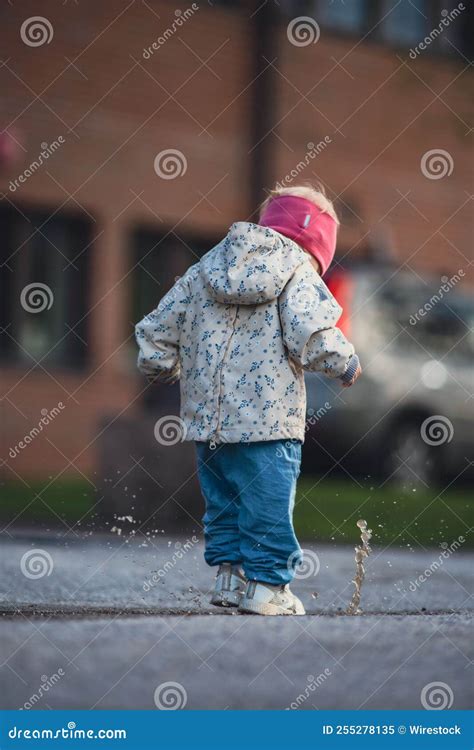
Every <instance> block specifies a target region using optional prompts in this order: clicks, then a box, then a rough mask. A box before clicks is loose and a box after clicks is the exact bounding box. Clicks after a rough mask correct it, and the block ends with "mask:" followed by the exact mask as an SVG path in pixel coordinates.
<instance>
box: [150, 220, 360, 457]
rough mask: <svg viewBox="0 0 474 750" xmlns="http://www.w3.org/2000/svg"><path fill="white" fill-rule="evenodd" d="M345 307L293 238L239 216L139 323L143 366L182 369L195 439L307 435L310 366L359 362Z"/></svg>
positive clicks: (187, 426)
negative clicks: (345, 325) (343, 320)
mask: <svg viewBox="0 0 474 750" xmlns="http://www.w3.org/2000/svg"><path fill="white" fill-rule="evenodd" d="M341 312H342V310H341V307H340V306H339V305H338V303H337V302H336V300H335V299H334V297H333V296H332V294H331V293H330V292H329V290H328V288H327V287H326V285H325V284H324V282H323V281H322V279H321V278H320V276H319V275H318V274H317V273H316V271H315V270H314V268H313V266H312V264H311V262H310V256H309V255H308V254H307V253H305V251H304V250H302V249H301V248H300V247H299V246H298V245H297V244H296V243H295V242H293V241H292V240H290V239H287V238H286V237H284V236H283V235H281V234H279V233H278V232H275V231H273V230H272V229H269V228H266V227H261V226H258V225H256V224H250V223H247V222H238V223H236V224H233V225H232V226H231V228H230V230H229V233H228V234H227V236H226V237H225V238H224V239H223V240H222V241H221V242H220V243H219V244H218V245H217V246H216V247H214V248H213V249H212V250H210V251H209V252H208V253H207V254H206V255H205V256H204V257H203V258H202V259H201V261H200V262H199V263H196V264H195V265H193V266H191V268H189V270H188V271H187V273H186V274H185V275H184V276H183V277H182V278H181V279H179V280H178V281H177V282H176V284H175V285H174V287H173V288H172V289H171V290H170V291H169V292H168V294H166V295H165V297H163V299H162V300H161V301H160V303H159V305H158V307H157V309H156V310H154V311H153V312H151V313H150V314H149V315H147V316H146V317H145V318H144V319H143V320H142V321H141V322H140V323H138V325H137V326H136V339H137V343H138V346H139V347H140V353H139V357H138V367H139V369H140V370H141V371H142V372H143V373H145V374H146V375H148V376H149V377H151V378H153V379H157V380H159V381H162V382H173V381H175V380H177V379H178V378H179V379H180V384H181V419H182V420H183V424H184V430H185V433H186V439H188V440H198V441H210V442H213V443H239V442H254V441H258V440H278V439H297V440H301V441H303V440H304V436H305V411H306V391H305V383H304V370H311V371H317V372H324V373H326V375H328V376H329V377H335V378H337V377H342V379H344V377H345V376H346V377H347V375H348V374H349V371H350V372H351V374H353V372H354V371H355V369H356V362H355V361H357V362H358V360H357V356H356V355H355V354H354V347H353V346H352V344H350V343H349V342H348V341H347V339H346V338H345V337H344V335H343V334H342V333H341V331H340V330H339V329H338V328H336V327H335V326H336V323H337V321H338V319H339V317H340V315H341ZM352 355H354V356H352ZM351 358H352V363H351V362H350V360H351Z"/></svg>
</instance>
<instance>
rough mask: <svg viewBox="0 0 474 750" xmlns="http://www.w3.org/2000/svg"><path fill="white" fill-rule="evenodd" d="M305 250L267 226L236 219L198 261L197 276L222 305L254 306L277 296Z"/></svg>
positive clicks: (303, 258)
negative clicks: (199, 266) (218, 241)
mask: <svg viewBox="0 0 474 750" xmlns="http://www.w3.org/2000/svg"><path fill="white" fill-rule="evenodd" d="M308 260H309V258H308V255H307V253H305V252H304V250H302V249H301V248H300V247H298V245H297V244H296V243H295V242H293V241H292V240H290V239H288V238H287V237H283V236H282V235H281V234H279V233H278V232H276V231H274V230H273V229H270V228H269V227H262V226H259V225H258V224H251V223H248V222H244V221H239V222H237V223H235V224H232V226H231V227H230V229H229V232H228V234H227V236H226V237H224V239H223V240H222V242H220V243H219V244H218V245H216V247H214V248H213V249H212V250H210V251H209V252H208V253H207V254H206V255H205V256H204V258H203V259H202V261H201V276H202V278H203V281H204V283H205V285H206V286H207V288H208V289H209V291H210V293H211V294H212V296H213V297H214V298H215V299H216V300H217V301H218V302H222V303H224V304H232V305H256V304H260V303H261V302H269V301H270V300H272V299H275V298H276V297H279V296H280V294H281V293H282V291H283V289H284V288H285V286H286V284H287V283H288V281H289V280H290V279H291V277H292V276H293V274H294V272H295V270H296V269H297V268H298V266H300V265H301V264H302V263H305V262H307V261H308Z"/></svg>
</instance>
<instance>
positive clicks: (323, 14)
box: [316, 0, 367, 32]
mask: <svg viewBox="0 0 474 750" xmlns="http://www.w3.org/2000/svg"><path fill="white" fill-rule="evenodd" d="M316 18H317V20H318V21H320V22H321V24H322V25H323V26H327V27H328V28H333V29H338V30H339V31H346V32H358V31H362V30H363V29H364V28H365V25H366V18H367V7H366V0H350V2H347V3H345V2H343V0H333V2H331V0H320V2H319V3H318V4H317V16H316Z"/></svg>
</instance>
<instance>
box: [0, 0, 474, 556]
mask: <svg viewBox="0 0 474 750" xmlns="http://www.w3.org/2000/svg"><path fill="white" fill-rule="evenodd" d="M468 5H469V4H468V3H467V2H466V4H465V5H464V4H463V3H453V2H451V0H448V2H444V0H443V1H441V0H439V1H438V0H431V1H430V2H428V0H426V2H424V1H423V0H374V1H373V2H368V0H346V1H345V2H344V0H308V1H305V0H301V1H297V0H281V2H279V3H277V2H273V1H272V0H266V1H265V0H264V2H263V3H260V2H256V3H251V2H239V1H238V0H234V1H233V2H230V1H229V2H225V0H222V1H221V2H219V1H218V0H215V1H214V2H212V1H211V0H209V2H203V3H201V2H199V3H190V4H183V5H181V6H180V7H179V8H178V7H177V6H176V4H175V3H172V2H168V1H167V0H109V1H108V2H107V3H97V2H95V3H94V2H90V1H88V0H81V2H74V1H73V0H65V1H64V2H53V1H52V0H43V2H42V3H41V4H40V7H39V6H38V3H34V2H32V1H28V0H25V1H24V2H22V3H14V2H5V3H3V4H2V7H1V10H0V20H1V23H0V40H1V50H2V52H1V60H0V112H1V128H0V196H1V200H0V226H1V231H0V243H1V250H0V252H1V285H2V290H1V298H0V305H1V308H0V316H1V328H2V337H1V354H0V357H1V358H0V377H1V394H2V407H1V409H2V411H1V417H2V445H1V447H2V450H1V468H0V472H1V477H0V480H1V490H2V500H1V510H0V514H1V520H2V526H3V528H4V530H5V531H6V532H7V533H10V532H11V530H12V529H13V528H14V527H15V526H17V525H25V524H26V525H28V524H31V523H33V522H34V523H35V525H36V528H40V527H42V528H52V527H53V526H60V527H64V525H66V526H68V527H72V528H81V527H84V526H85V527H86V528H88V529H92V528H94V527H95V526H101V527H103V526H104V524H105V525H112V524H113V523H116V517H117V516H123V515H127V516H128V515H130V516H132V517H133V518H134V519H138V520H139V521H141V522H143V523H145V524H148V525H149V524H151V525H152V526H154V527H158V528H159V529H160V530H162V529H164V530H167V531H168V530H169V531H172V530H175V531H180V530H183V529H185V528H187V527H190V528H193V529H199V519H200V515H201V511H202V509H201V498H200V495H199V490H198V486H197V483H196V478H195V473H194V472H195V467H194V455H193V448H192V446H191V445H190V444H187V443H182V442H181V441H180V439H179V437H180V436H179V434H178V435H177V437H176V439H174V438H173V437H172V436H171V437H170V436H169V437H168V439H167V440H162V439H158V440H157V438H156V437H155V424H156V422H157V420H158V419H160V418H162V417H168V416H170V415H175V414H178V413H179V389H178V387H160V386H158V387H157V386H154V387H149V386H147V385H146V383H145V382H144V381H143V379H142V378H141V377H140V376H139V374H138V373H137V371H136V368H135V361H136V347H135V343H134V339H133V327H134V324H135V323H136V322H137V321H138V320H139V319H140V318H141V317H142V316H143V315H144V314H145V313H146V312H149V311H150V310H151V309H153V308H154V307H156V305H157V304H158V302H159V300H160V298H161V297H162V295H163V294H164V293H165V292H166V291H167V290H168V289H169V288H170V287H171V285H172V284H173V283H174V280H175V279H176V278H177V277H179V276H181V275H182V274H183V272H184V271H185V270H186V268H187V267H188V266H189V265H190V264H192V263H194V262H196V261H197V260H198V259H199V258H200V257H201V256H202V254H203V253H205V252H206V251H207V250H209V249H210V248H211V247H212V246H213V245H214V244H216V242H218V241H219V240H220V238H222V236H223V235H224V234H225V233H226V231H227V229H228V227H229V226H230V224H231V223H232V222H234V221H239V220H252V219H254V220H255V217H256V207H257V206H258V204H259V203H260V202H261V201H262V200H263V199H264V198H265V197H266V195H267V194H268V190H269V189H270V188H271V187H272V186H273V185H274V184H275V183H279V184H281V185H291V184H298V183H300V182H303V181H309V182H312V181H313V182H314V181H316V180H319V181H322V182H323V183H324V185H325V186H326V189H327V192H328V194H329V196H330V197H331V199H333V200H334V202H335V205H336V208H337V210H338V213H339V215H340V218H341V230H340V234H339V242H338V251H337V257H336V262H335V264H334V267H333V271H332V273H331V275H330V276H329V277H328V285H329V286H330V287H331V289H332V290H333V292H334V293H335V295H336V296H337V297H338V299H339V300H340V302H341V304H342V305H343V307H344V315H343V318H342V320H341V327H342V328H343V329H344V331H345V332H346V334H347V335H348V336H349V337H351V338H352V339H353V341H354V343H355V345H356V349H357V350H358V352H359V354H360V357H361V360H362V364H363V367H364V376H363V378H361V380H360V381H359V383H358V384H357V387H356V388H354V389H350V390H341V389H339V388H338V387H337V386H335V385H334V383H331V382H328V381H323V380H321V379H319V378H318V377H316V376H309V377H308V381H307V386H308V415H307V440H306V444H305V456H304V476H303V479H302V481H301V485H300V488H299V495H298V499H297V506H296V521H297V527H298V530H299V532H300V534H302V535H303V536H306V537H309V538H317V539H325V540H330V539H338V540H339V539H346V538H348V534H349V536H350V538H353V537H354V534H353V532H352V528H353V526H354V522H355V520H356V518H357V517H358V515H359V514H360V513H361V512H363V513H364V514H367V515H368V516H369V517H370V519H369V520H371V522H372V523H373V524H374V525H376V526H377V533H378V538H379V540H382V541H384V540H393V539H395V540H397V543H402V542H403V543H407V544H410V543H412V542H413V539H415V540H416V541H418V542H419V543H420V544H432V543H436V542H438V541H439V540H440V539H444V538H446V537H447V535H452V536H454V535H457V534H459V533H461V532H465V531H466V529H467V528H468V527H469V525H470V524H469V522H468V520H467V519H468V516H469V514H470V511H471V508H472V504H471V505H470V503H469V494H468V489H467V487H466V483H467V481H468V480H469V477H472V466H473V464H472V452H471V448H472V434H473V429H472V428H473V421H474V406H473V400H472V373H473V370H472V364H473V357H472V355H473V351H474V339H473V334H472V321H473V317H474V303H473V298H472V284H473V280H474V275H473V266H472V230H473V224H472V192H473V188H472V175H473V162H472V133H473V129H472V110H473V98H472V73H471V71H470V70H469V67H470V58H471V56H472V47H473V39H474V36H473V31H474V28H473V26H474V24H473V15H474V14H473V12H472V8H469V7H468ZM38 14H41V15H38ZM362 509H363V510H362ZM114 519H115V521H114ZM407 525H409V526H410V530H409V531H408V532H407V531H406V530H405V527H406V526H407ZM402 527H403V532H401V528H402ZM348 529H350V532H348Z"/></svg>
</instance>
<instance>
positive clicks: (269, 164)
mask: <svg viewBox="0 0 474 750" xmlns="http://www.w3.org/2000/svg"><path fill="white" fill-rule="evenodd" d="M249 5H250V6H251V8H252V9H251V10H250V24H251V38H252V40H253V44H252V54H253V79H254V82H253V84H252V87H251V91H252V117H251V126H250V132H249V139H250V144H249V151H250V154H249V156H250V179H251V186H250V200H251V206H250V212H251V213H252V214H253V215H254V218H255V211H256V209H257V207H258V206H259V204H260V203H261V202H262V201H263V200H264V198H265V197H266V193H265V192H264V191H265V189H267V190H268V189H270V188H271V187H273V182H274V180H275V172H274V162H275V158H274V154H275V148H274V144H275V136H274V135H273V133H272V132H271V130H272V128H273V126H274V125H275V123H276V120H277V111H278V110H277V106H276V102H277V96H278V81H277V73H276V72H275V71H274V70H273V68H272V67H271V65H269V63H271V62H272V61H273V64H274V65H275V66H277V65H278V59H277V58H278V36H279V33H280V30H279V10H278V6H277V5H276V3H275V2H274V0H266V2H265V1H263V2H262V0H256V2H251V3H250V4H249Z"/></svg>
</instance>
